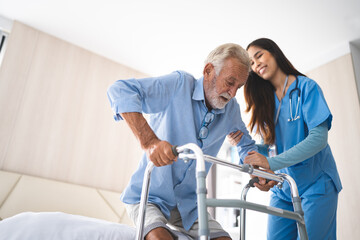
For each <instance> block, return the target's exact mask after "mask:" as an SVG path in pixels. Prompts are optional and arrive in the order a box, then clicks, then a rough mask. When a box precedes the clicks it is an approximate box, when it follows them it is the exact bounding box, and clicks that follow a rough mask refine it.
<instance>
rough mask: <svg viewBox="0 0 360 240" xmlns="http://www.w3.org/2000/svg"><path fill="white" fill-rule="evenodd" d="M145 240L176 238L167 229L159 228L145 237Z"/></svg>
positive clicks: (171, 239)
mask: <svg viewBox="0 0 360 240" xmlns="http://www.w3.org/2000/svg"><path fill="white" fill-rule="evenodd" d="M145 240H174V238H173V237H172V236H171V234H170V233H169V231H168V230H167V229H165V228H162V227H158V228H154V229H153V230H151V231H150V232H149V233H148V234H147V235H146V236H145Z"/></svg>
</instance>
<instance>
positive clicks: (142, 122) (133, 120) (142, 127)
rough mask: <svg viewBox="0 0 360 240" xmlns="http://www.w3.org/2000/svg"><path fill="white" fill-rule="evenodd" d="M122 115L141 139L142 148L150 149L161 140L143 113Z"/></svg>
mask: <svg viewBox="0 0 360 240" xmlns="http://www.w3.org/2000/svg"><path fill="white" fill-rule="evenodd" d="M121 117H122V118H123V119H124V120H125V121H126V123H127V124H128V125H129V127H130V129H131V131H132V132H133V133H134V135H135V137H136V138H137V139H138V140H139V142H140V145H141V148H142V149H148V148H149V147H150V146H152V145H154V144H156V143H157V142H159V141H160V140H159V139H158V137H157V136H156V135H155V133H154V131H153V130H152V129H151V127H150V126H149V124H148V123H147V121H146V119H145V118H144V116H143V115H142V114H141V113H138V112H128V113H121Z"/></svg>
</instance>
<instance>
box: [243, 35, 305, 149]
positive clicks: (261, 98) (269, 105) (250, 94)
mask: <svg viewBox="0 0 360 240" xmlns="http://www.w3.org/2000/svg"><path fill="white" fill-rule="evenodd" d="M252 46H256V47H259V48H262V49H264V50H267V51H268V52H270V53H271V55H272V56H273V57H274V58H275V60H276V63H277V65H278V67H279V68H280V69H281V71H283V72H284V73H285V74H286V75H295V76H298V75H301V76H305V75H304V74H302V73H301V72H299V71H298V70H296V69H295V67H294V66H293V65H292V64H291V62H290V61H289V60H288V59H287V58H286V57H285V55H284V53H283V52H282V51H281V49H280V48H279V46H278V45H277V44H276V43H275V42H274V41H272V40H270V39H268V38H259V39H257V40H255V41H253V42H251V43H250V44H249V45H248V46H247V48H246V50H248V49H249V48H250V47H252ZM274 90H275V89H274V87H273V85H272V84H271V83H270V82H269V81H266V80H264V79H263V78H261V77H260V76H258V75H257V74H256V73H255V72H253V71H251V72H250V74H249V78H248V80H247V82H246V84H245V85H244V97H245V101H246V105H247V106H246V112H250V111H251V113H252V115H251V118H250V123H249V127H250V130H251V131H253V129H254V128H256V133H257V134H260V135H261V136H262V138H263V139H264V142H265V143H266V144H273V143H274V142H275V122H274V113H275V97H274Z"/></svg>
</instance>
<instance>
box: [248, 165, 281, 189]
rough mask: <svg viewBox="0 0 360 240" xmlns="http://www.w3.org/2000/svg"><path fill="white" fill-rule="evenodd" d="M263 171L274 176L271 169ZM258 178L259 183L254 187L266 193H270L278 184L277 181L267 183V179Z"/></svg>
mask: <svg viewBox="0 0 360 240" xmlns="http://www.w3.org/2000/svg"><path fill="white" fill-rule="evenodd" d="M262 171H265V172H268V173H272V174H274V172H273V171H271V170H270V169H262ZM258 178H259V182H258V183H254V186H255V187H257V188H258V189H259V190H261V191H264V192H267V191H269V190H270V188H272V187H274V186H275V185H276V184H277V182H276V181H272V180H268V181H267V179H265V178H261V177H258Z"/></svg>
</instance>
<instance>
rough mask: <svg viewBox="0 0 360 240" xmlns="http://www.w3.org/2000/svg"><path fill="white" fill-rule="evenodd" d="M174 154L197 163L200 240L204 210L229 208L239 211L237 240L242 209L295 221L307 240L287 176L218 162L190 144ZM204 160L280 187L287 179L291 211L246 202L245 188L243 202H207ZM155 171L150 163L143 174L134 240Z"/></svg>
mask: <svg viewBox="0 0 360 240" xmlns="http://www.w3.org/2000/svg"><path fill="white" fill-rule="evenodd" d="M173 152H174V154H175V155H176V156H177V155H178V158H179V159H182V160H184V161H189V160H196V182H197V191H196V192H197V202H198V218H199V236H200V237H199V239H200V240H208V239H209V228H208V218H207V207H230V208H240V209H241V212H242V216H241V223H240V239H241V240H245V209H250V210H255V211H258V212H264V213H267V214H272V215H276V216H280V217H285V218H289V219H293V220H296V222H297V226H298V232H299V236H300V239H301V240H307V239H308V236H307V232H306V227H305V221H304V212H303V211H302V207H301V199H300V197H299V193H298V190H297V186H296V183H295V181H294V180H293V179H292V178H291V177H290V176H288V175H286V174H271V173H268V172H264V171H261V170H258V169H254V168H253V167H252V166H251V165H249V164H240V165H237V164H233V163H230V162H227V161H224V160H220V159H218V158H215V157H211V156H208V155H204V154H203V152H202V151H201V149H200V148H199V147H198V146H197V145H195V144H193V143H189V144H185V145H183V146H174V147H173ZM205 160H206V161H208V162H211V163H215V164H220V165H224V166H227V167H231V168H235V169H238V170H240V171H241V172H245V173H248V174H251V175H254V176H257V177H262V178H265V179H268V180H274V181H277V182H278V183H279V184H280V185H281V184H282V183H283V182H284V180H286V181H287V182H288V183H289V185H290V187H291V195H292V202H293V207H294V212H292V211H287V210H283V209H280V208H275V207H271V206H264V205H260V204H255V203H250V202H246V193H247V191H248V189H249V185H247V186H246V187H245V188H244V190H243V193H242V199H241V200H236V199H207V198H206V193H207V190H206V180H205V179H206V171H205ZM153 168H154V164H153V163H152V162H149V163H148V165H147V167H146V169H145V175H144V181H143V186H142V192H141V201H140V208H139V217H138V222H137V226H138V229H137V234H136V240H142V239H143V229H144V221H145V210H146V203H147V201H148V195H149V186H150V175H151V171H152V169H153Z"/></svg>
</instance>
